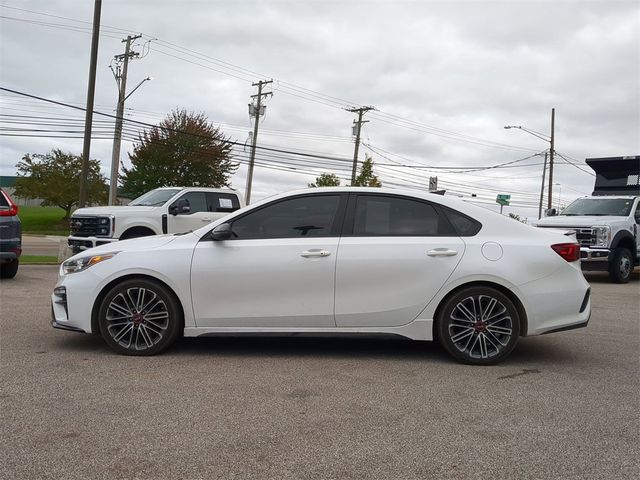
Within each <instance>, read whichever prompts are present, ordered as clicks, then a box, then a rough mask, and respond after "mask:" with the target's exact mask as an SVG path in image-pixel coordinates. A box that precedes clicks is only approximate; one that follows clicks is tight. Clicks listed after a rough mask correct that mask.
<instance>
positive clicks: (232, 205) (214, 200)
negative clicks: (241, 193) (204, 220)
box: [207, 192, 240, 212]
mask: <svg viewBox="0 0 640 480" xmlns="http://www.w3.org/2000/svg"><path fill="white" fill-rule="evenodd" d="M239 208H240V201H239V200H238V196H237V195H234V194H232V193H213V192H207V211H209V212H234V211H236V210H238V209H239Z"/></svg>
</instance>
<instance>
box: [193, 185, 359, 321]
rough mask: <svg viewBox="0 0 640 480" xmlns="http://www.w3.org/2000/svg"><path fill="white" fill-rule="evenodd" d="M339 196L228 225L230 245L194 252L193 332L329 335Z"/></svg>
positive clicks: (273, 207)
mask: <svg viewBox="0 0 640 480" xmlns="http://www.w3.org/2000/svg"><path fill="white" fill-rule="evenodd" d="M342 198H343V197H342V196H341V195H339V194H327V195H313V196H300V197H293V198H287V199H285V200H281V201H278V200H276V201H274V202H272V203H269V204H267V205H265V206H261V207H257V208H256V209H254V210H251V211H249V212H247V213H245V214H244V215H242V216H240V217H237V218H235V219H232V221H231V222H230V223H231V227H232V231H233V235H234V237H233V238H232V239H230V240H224V241H213V240H206V239H203V240H202V241H200V242H199V244H198V246H197V247H196V249H195V251H194V256H193V260H192V265H191V292H192V301H193V309H194V313H195V317H196V324H197V326H198V327H251V328H254V329H255V328H265V329H268V328H269V327H279V328H282V327H291V328H294V329H295V328H304V327H313V328H317V327H335V319H334V312H333V308H334V285H335V268H336V258H337V253H338V242H339V224H341V220H340V216H341V215H340V214H339V212H341V211H342V210H343V203H345V200H346V196H345V197H344V199H345V200H342Z"/></svg>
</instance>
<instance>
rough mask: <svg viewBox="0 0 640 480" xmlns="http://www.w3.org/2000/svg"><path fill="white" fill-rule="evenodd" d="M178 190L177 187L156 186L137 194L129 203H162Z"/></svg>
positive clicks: (155, 204)
mask: <svg viewBox="0 0 640 480" xmlns="http://www.w3.org/2000/svg"><path fill="white" fill-rule="evenodd" d="M179 191H180V189H179V188H156V189H155V190H151V191H150V192H147V193H145V194H144V195H141V196H139V197H138V198H136V199H135V200H132V201H131V203H130V204H129V205H146V206H158V205H164V203H165V202H166V201H167V200H169V199H170V198H171V197H173V196H174V195H175V194H176V193H178V192H179Z"/></svg>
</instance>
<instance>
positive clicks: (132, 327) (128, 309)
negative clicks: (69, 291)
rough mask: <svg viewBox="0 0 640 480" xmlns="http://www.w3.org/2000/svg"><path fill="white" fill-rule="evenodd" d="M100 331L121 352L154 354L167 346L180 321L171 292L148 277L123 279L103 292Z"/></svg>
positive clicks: (177, 329)
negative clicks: (105, 292) (104, 293)
mask: <svg viewBox="0 0 640 480" xmlns="http://www.w3.org/2000/svg"><path fill="white" fill-rule="evenodd" d="M98 324H99V327H100V334H101V335H102V338H104V340H105V341H106V342H107V344H108V345H109V346H110V347H111V348H112V349H113V350H115V351H116V352H118V353H120V354H123V355H138V356H142V355H155V354H156V353H160V352H161V351H163V350H165V349H166V348H168V347H169V346H170V345H171V344H172V343H173V342H174V341H175V339H176V337H177V336H178V333H179V329H180V328H181V325H182V313H181V310H180V308H179V306H178V303H177V300H176V299H175V297H174V295H173V293H172V292H171V291H170V290H169V289H168V288H166V287H165V286H163V285H162V284H160V283H157V282H154V281H152V280H147V279H131V280H126V281H124V282H122V283H120V284H118V285H116V286H115V287H113V288H112V289H111V290H110V291H109V292H107V294H106V295H105V297H104V299H103V300H102V303H101V304H100V309H99V312H98Z"/></svg>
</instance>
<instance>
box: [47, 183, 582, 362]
mask: <svg viewBox="0 0 640 480" xmlns="http://www.w3.org/2000/svg"><path fill="white" fill-rule="evenodd" d="M579 255H580V247H579V245H578V244H577V243H575V241H574V240H573V239H572V238H571V237H568V236H565V235H563V233H562V232H549V231H545V230H543V229H538V228H534V227H530V226H527V225H523V224H522V223H520V222H517V221H515V220H513V219H510V218H508V217H504V216H502V215H498V214H497V213H494V212H491V211H489V210H486V209H483V208H480V207H477V206H474V205H470V204H467V203H465V202H462V201H460V200H458V199H453V198H449V197H446V196H440V195H435V194H430V193H419V192H413V191H399V190H386V189H379V188H317V189H310V190H302V191H296V192H291V193H287V194H283V195H278V196H275V197H272V198H269V199H267V200H264V201H262V202H259V203H255V204H253V205H251V206H249V207H245V208H243V209H241V210H238V211H236V212H234V213H232V214H230V215H228V216H226V217H224V218H223V219H220V220H218V221H216V222H214V223H212V224H210V225H207V226H206V227H203V228H201V229H199V230H196V231H194V232H188V233H184V234H177V235H164V236H156V237H146V238H140V239H134V240H126V241H122V242H118V243H117V244H111V245H104V246H101V247H97V248H93V249H90V250H87V251H85V252H82V253H80V254H78V255H76V256H74V257H71V258H70V259H69V260H67V261H66V262H64V263H63V265H62V266H61V268H60V278H59V281H58V283H57V285H56V287H55V289H54V291H53V295H52V317H53V318H52V325H53V326H54V327H56V328H62V329H66V330H75V331H80V332H86V333H99V334H100V335H101V336H102V337H103V338H104V340H105V341H106V343H107V344H108V345H109V346H110V347H111V348H113V349H114V350H115V351H117V352H119V353H122V354H126V355H153V354H156V353H159V352H161V351H162V350H164V349H166V348H167V347H169V346H170V345H171V344H172V343H173V342H174V341H175V340H176V338H177V337H179V336H180V335H184V336H189V337H197V336H210V335H216V334H239V333H252V334H256V335H260V334H266V333H269V334H280V335H288V334H300V333H304V334H311V335H313V334H321V335H327V334H345V333H347V334H392V335H400V336H403V337H408V338H411V339H414V340H434V339H437V340H438V341H440V342H441V343H442V345H443V346H444V348H445V349H446V350H447V351H448V352H449V353H450V354H451V355H452V356H453V357H455V358H456V359H458V360H460V361H462V362H465V363H470V364H491V363H496V362H499V361H501V360H503V359H504V358H505V357H507V356H508V355H509V353H510V352H511V351H512V350H513V349H514V347H515V346H516V343H517V342H518V338H519V337H522V336H529V335H539V334H543V333H550V332H554V331H559V330H567V329H571V328H578V327H584V326H586V325H587V322H588V321H589V317H590V314H591V303H590V296H589V293H590V289H589V284H588V283H587V282H586V281H585V279H584V277H583V275H582V271H581V269H580V259H579Z"/></svg>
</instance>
